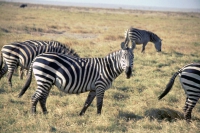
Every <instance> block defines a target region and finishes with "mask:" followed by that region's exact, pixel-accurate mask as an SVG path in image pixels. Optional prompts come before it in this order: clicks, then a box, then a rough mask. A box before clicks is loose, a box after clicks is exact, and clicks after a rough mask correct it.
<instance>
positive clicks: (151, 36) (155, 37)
mask: <svg viewBox="0 0 200 133" xmlns="http://www.w3.org/2000/svg"><path fill="white" fill-rule="evenodd" d="M147 32H148V33H149V35H150V39H151V41H152V42H155V41H159V40H161V39H160V37H159V36H158V35H156V34H155V33H153V32H151V31H147Z"/></svg>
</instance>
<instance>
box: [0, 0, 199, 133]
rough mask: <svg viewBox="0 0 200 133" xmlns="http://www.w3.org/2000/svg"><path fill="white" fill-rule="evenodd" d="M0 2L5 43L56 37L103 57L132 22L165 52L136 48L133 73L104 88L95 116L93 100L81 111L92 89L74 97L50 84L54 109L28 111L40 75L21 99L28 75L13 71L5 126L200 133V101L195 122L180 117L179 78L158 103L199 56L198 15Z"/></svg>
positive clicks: (4, 101)
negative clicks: (177, 74) (181, 70)
mask: <svg viewBox="0 0 200 133" xmlns="http://www.w3.org/2000/svg"><path fill="white" fill-rule="evenodd" d="M19 5H20V4H19V3H4V2H0V18H1V19H0V40H1V44H0V47H2V46H3V45H6V44H9V43H12V42H17V41H25V40H29V39H33V40H46V41H47V40H56V41H60V42H62V43H64V44H66V45H68V46H70V47H72V48H73V49H75V51H76V52H77V53H78V54H79V55H80V56H81V57H104V56H106V55H107V54H108V53H110V52H112V51H115V50H117V49H119V48H120V43H121V42H122V41H124V31H125V30H126V29H127V28H129V27H130V26H133V27H136V28H140V29H145V30H149V31H152V32H154V33H156V34H157V35H158V36H159V37H160V38H162V40H163V41H162V44H163V45H162V52H161V53H157V52H156V50H155V48H154V45H153V44H152V43H148V44H147V47H146V51H145V53H141V45H138V46H137V48H136V49H135V50H134V55H135V60H134V70H133V76H132V77H131V79H126V78H125V75H124V74H122V75H120V76H119V77H118V78H117V79H116V80H115V81H114V83H113V86H112V87H111V88H110V89H109V90H108V91H106V93H105V97H104V104H103V109H102V114H101V115H97V114H96V100H94V101H93V103H92V105H91V106H90V107H89V108H88V110H87V111H86V113H85V115H84V116H79V112H80V110H81V109H82V106H83V104H84V102H85V99H86V97H87V94H88V93H83V94H80V95H69V94H64V93H63V92H59V91H58V89H57V88H56V87H53V88H52V90H51V93H50V95H49V97H48V99H47V109H48V111H49V113H48V114H47V115H43V114H42V111H41V108H40V106H39V104H38V107H37V112H38V113H37V114H36V115H35V116H33V115H31V113H30V107H31V106H30V105H31V102H30V99H31V96H32V95H33V93H34V92H35V89H36V83H35V79H34V80H33V82H32V84H31V86H30V88H29V89H28V90H27V92H26V93H25V95H24V96H23V97H22V98H18V97H17V95H18V93H19V92H20V89H21V88H22V86H23V84H24V83H25V81H26V79H23V80H19V78H18V73H16V74H15V75H14V76H13V80H12V81H13V88H9V86H8V84H7V78H6V76H5V77H3V78H2V79H1V81H0V97H1V100H0V131H1V132H6V133H7V132H10V133H11V132H27V133H28V132H60V133H68V132H70V133H72V132H139V133H151V132H152V133H155V132H159V133H179V132H180V133H188V132H190V133H198V132H200V104H199V103H197V105H196V107H195V108H194V110H193V113H192V122H191V123H190V124H188V123H187V122H185V121H184V120H183V119H182V118H183V111H182V107H183V106H184V102H185V94H184V91H183V89H181V86H180V83H179V80H178V78H177V79H176V81H175V84H174V86H173V88H172V90H171V92H170V93H169V94H168V95H167V96H166V97H164V98H163V99H162V100H161V101H158V100H157V97H158V96H159V95H160V94H161V93H162V91H163V90H164V88H165V86H166V84H167V83H168V81H169V79H170V78H171V76H172V75H173V74H174V73H175V72H176V71H178V70H179V68H181V67H183V66H184V65H186V64H188V63H191V62H200V58H199V57H200V40H199V39H200V14H199V13H175V12H153V11H138V10H123V9H115V10H114V9H112V10H111V9H97V8H96V9H93V8H76V7H57V6H44V5H43V6H42V5H28V7H27V8H24V9H23V8H19Z"/></svg>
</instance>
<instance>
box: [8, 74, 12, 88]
mask: <svg viewBox="0 0 200 133" xmlns="http://www.w3.org/2000/svg"><path fill="white" fill-rule="evenodd" d="M12 75H13V71H10V72H9V73H8V85H9V86H10V87H11V88H12V81H11V80H12Z"/></svg>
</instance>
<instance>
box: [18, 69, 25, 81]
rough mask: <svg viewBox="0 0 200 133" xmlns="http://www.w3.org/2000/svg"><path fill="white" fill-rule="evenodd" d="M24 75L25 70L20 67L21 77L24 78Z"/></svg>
mask: <svg viewBox="0 0 200 133" xmlns="http://www.w3.org/2000/svg"><path fill="white" fill-rule="evenodd" d="M23 76H24V71H23V68H22V67H20V69H19V79H23Z"/></svg>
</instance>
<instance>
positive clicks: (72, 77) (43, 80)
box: [19, 42, 134, 115]
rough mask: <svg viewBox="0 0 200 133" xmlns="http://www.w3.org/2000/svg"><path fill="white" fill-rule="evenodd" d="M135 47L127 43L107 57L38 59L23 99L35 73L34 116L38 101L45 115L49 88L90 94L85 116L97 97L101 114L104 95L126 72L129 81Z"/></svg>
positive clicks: (46, 55)
mask: <svg viewBox="0 0 200 133" xmlns="http://www.w3.org/2000/svg"><path fill="white" fill-rule="evenodd" d="M133 59H134V55H133V48H129V47H127V46H126V45H125V43H124V42H122V43H121V49H120V50H118V51H115V52H113V53H110V54H108V55H107V56H106V57H104V58H77V57H74V56H69V55H64V54H59V53H44V54H41V55H39V56H37V57H36V58H35V59H34V61H33V62H32V65H31V67H30V69H29V72H28V77H27V81H26V84H25V85H24V87H23V89H22V90H21V92H20V94H19V97H21V96H22V95H23V94H24V93H25V91H26V90H27V89H28V87H29V86H30V83H31V79H32V78H31V77H32V71H33V73H34V76H35V78H36V82H37V89H36V92H35V94H34V95H33V96H32V113H36V105H37V102H38V101H39V102H40V104H41V107H42V111H43V113H46V112H47V109H46V100H47V97H48V95H49V92H50V89H51V87H52V86H53V85H55V86H56V87H57V88H58V89H59V90H60V91H63V92H65V93H71V94H77V93H84V92H87V91H90V92H89V94H88V97H87V99H86V101H85V104H84V107H83V109H82V111H81V112H80V115H83V114H84V113H85V111H86V110H87V108H88V107H89V106H90V104H91V103H92V101H93V99H94V98H95V96H97V98H96V99H97V113H98V114H101V109H102V105H103V97H104V93H105V91H106V90H107V89H109V88H110V87H111V85H112V82H113V81H114V79H115V78H117V77H118V76H119V75H120V74H121V73H122V72H123V71H125V73H126V76H127V78H130V76H131V74H132V67H133Z"/></svg>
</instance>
